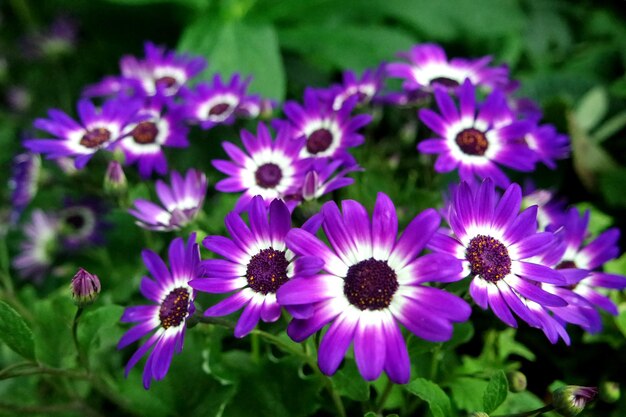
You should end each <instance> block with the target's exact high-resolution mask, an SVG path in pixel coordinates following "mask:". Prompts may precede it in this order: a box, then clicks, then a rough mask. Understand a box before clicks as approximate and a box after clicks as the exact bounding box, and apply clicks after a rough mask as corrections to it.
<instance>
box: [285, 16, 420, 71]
mask: <svg viewBox="0 0 626 417" xmlns="http://www.w3.org/2000/svg"><path fill="white" fill-rule="evenodd" d="M279 35H280V42H281V45H282V46H283V47H285V48H287V49H290V50H295V51H298V52H300V53H301V54H303V55H305V56H307V57H309V56H310V57H314V58H315V59H317V61H322V63H325V64H326V65H330V66H332V67H334V68H336V69H347V68H350V69H353V70H356V71H362V70H364V69H366V68H371V67H376V66H378V65H379V64H380V62H382V61H389V60H392V59H393V58H394V57H395V54H396V53H397V52H400V51H403V50H406V49H408V48H410V47H411V46H412V45H413V44H414V43H415V39H414V38H413V37H411V36H410V35H409V34H407V33H406V32H404V31H402V30H400V29H395V28H390V27H386V26H379V25H371V26H357V25H341V26H337V27H335V26H332V27H329V26H327V27H322V28H320V26H319V25H308V26H305V25H301V26H299V27H296V28H291V29H283V30H281V31H280V32H279Z"/></svg>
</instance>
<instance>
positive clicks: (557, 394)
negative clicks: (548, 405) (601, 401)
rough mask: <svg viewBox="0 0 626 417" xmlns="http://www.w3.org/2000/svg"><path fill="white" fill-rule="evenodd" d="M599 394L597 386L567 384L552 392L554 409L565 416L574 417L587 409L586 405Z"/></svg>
mask: <svg viewBox="0 0 626 417" xmlns="http://www.w3.org/2000/svg"><path fill="white" fill-rule="evenodd" d="M596 395H598V389H597V388H596V387H581V386H578V385H566V386H564V387H561V388H558V389H557V390H555V391H554V392H553V393H552V405H553V406H554V410H555V411H556V412H557V413H559V414H560V415H562V416H564V417H574V416H577V415H578V414H580V412H581V411H583V410H584V409H585V406H586V405H587V404H588V403H590V402H591V401H593V400H594V399H595V398H596Z"/></svg>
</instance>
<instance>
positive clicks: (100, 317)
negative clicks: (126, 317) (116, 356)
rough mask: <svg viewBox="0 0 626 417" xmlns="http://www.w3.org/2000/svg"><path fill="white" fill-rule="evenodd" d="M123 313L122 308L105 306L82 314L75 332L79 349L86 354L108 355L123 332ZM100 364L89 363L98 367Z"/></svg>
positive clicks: (97, 361)
mask: <svg viewBox="0 0 626 417" xmlns="http://www.w3.org/2000/svg"><path fill="white" fill-rule="evenodd" d="M123 312H124V308H123V307H122V306H118V305H107V306H103V307H100V308H98V309H93V310H89V311H87V312H86V313H85V314H83V316H82V317H81V318H80V321H79V323H78V332H77V336H78V344H79V346H80V349H81V350H82V351H84V352H87V354H93V353H96V352H97V353H99V354H104V355H107V354H110V350H111V349H114V348H115V346H116V345H117V342H118V341H119V339H120V337H121V336H122V334H123V332H124V330H123V329H122V327H121V326H120V317H122V313H123ZM103 351H104V352H103ZM102 362H103V361H99V360H92V361H91V363H92V365H94V366H100V365H101V364H102Z"/></svg>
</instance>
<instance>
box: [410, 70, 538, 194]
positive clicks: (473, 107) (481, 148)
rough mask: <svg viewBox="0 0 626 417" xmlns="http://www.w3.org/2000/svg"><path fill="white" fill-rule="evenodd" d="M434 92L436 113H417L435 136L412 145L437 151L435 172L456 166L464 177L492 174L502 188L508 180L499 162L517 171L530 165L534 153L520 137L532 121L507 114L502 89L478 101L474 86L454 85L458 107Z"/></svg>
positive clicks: (446, 96)
mask: <svg viewBox="0 0 626 417" xmlns="http://www.w3.org/2000/svg"><path fill="white" fill-rule="evenodd" d="M434 94H435V100H436V101H437V105H438V107H439V109H440V112H441V113H440V114H437V113H435V112H434V111H432V110H430V109H422V110H420V112H419V117H420V119H421V120H422V122H424V124H426V126H428V127H429V128H430V129H431V130H432V131H433V132H435V134H436V135H438V136H437V137H436V138H432V139H426V140H424V141H422V142H420V143H419V144H418V145H417V149H418V150H419V151H420V152H423V153H427V154H437V155H438V157H437V160H436V162H435V171H437V172H450V171H453V170H455V169H456V170H458V172H459V176H460V177H461V180H463V181H467V182H479V181H476V178H479V179H484V178H492V179H493V181H494V182H495V184H496V185H497V186H499V187H502V188H505V187H507V186H508V185H509V183H510V180H509V179H508V177H507V176H506V175H505V174H504V172H503V171H502V170H501V169H500V167H499V165H503V166H505V167H507V168H512V169H515V170H518V171H522V172H528V171H532V170H533V169H534V168H535V162H536V160H537V156H536V154H535V152H534V151H533V150H531V149H530V148H529V147H528V145H527V144H525V143H523V142H521V141H520V138H523V137H524V136H525V135H526V134H527V133H528V131H529V129H530V127H531V126H532V124H530V123H529V122H527V121H523V120H512V119H511V118H510V114H511V110H510V109H509V107H508V106H507V103H506V98H505V96H504V93H502V92H501V91H499V90H496V91H494V92H492V93H491V94H489V95H488V96H487V98H486V99H485V101H484V102H482V103H481V104H480V105H477V103H476V89H475V86H474V85H473V84H472V83H471V82H470V81H469V80H465V82H464V83H463V84H462V85H461V86H460V87H459V89H458V97H459V108H457V106H456V104H455V103H454V101H453V99H452V97H450V95H449V94H448V93H447V92H446V91H445V90H443V89H441V88H436V89H435V92H434ZM501 120H507V121H508V120H510V122H507V123H501Z"/></svg>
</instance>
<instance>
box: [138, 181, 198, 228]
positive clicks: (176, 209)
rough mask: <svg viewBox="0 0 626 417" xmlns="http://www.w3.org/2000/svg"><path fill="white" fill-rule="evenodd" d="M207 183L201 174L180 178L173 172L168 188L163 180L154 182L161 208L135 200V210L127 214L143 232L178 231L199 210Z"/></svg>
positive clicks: (147, 202) (144, 201)
mask: <svg viewBox="0 0 626 417" xmlns="http://www.w3.org/2000/svg"><path fill="white" fill-rule="evenodd" d="M207 187H208V182H207V179H206V175H204V173H202V172H200V171H197V170H195V169H189V170H188V171H187V173H186V174H185V176H184V177H183V176H182V175H180V173H178V172H177V171H172V173H171V176H170V185H168V184H166V183H165V182H164V181H162V180H157V182H156V192H157V195H158V197H159V200H161V204H163V207H160V206H158V205H156V204H154V203H153V202H151V201H147V200H143V199H137V200H135V201H134V205H135V208H134V209H130V210H128V212H129V213H130V214H132V215H133V216H135V218H136V219H137V222H136V223H137V225H138V226H141V227H143V228H145V229H150V230H158V231H168V230H178V229H180V228H181V227H183V226H185V225H186V224H188V223H189V222H190V221H191V220H193V219H194V218H195V217H196V214H198V212H199V211H200V210H201V209H202V205H203V204H204V198H205V196H206V192H207Z"/></svg>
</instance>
